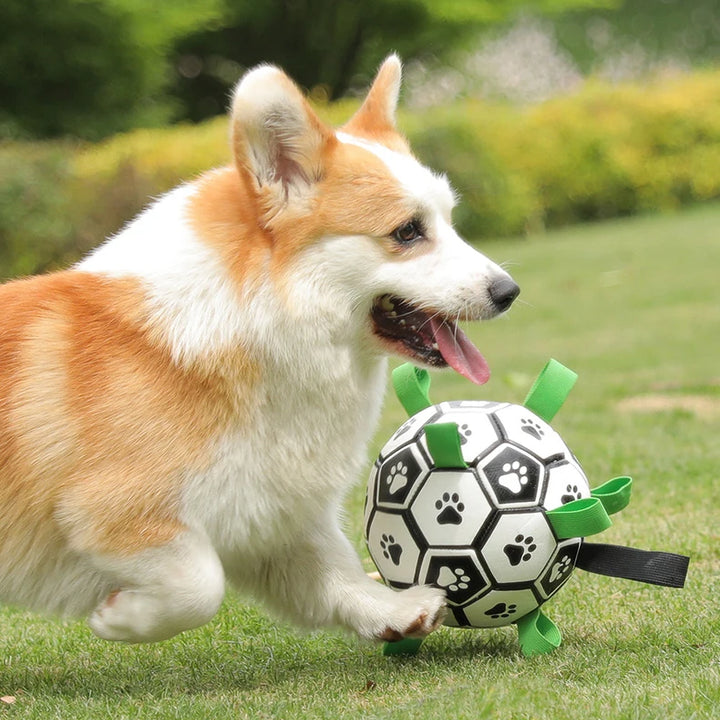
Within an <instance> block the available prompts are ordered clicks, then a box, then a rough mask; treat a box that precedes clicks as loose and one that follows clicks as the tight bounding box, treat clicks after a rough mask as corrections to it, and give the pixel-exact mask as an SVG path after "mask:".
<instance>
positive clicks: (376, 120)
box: [344, 55, 402, 138]
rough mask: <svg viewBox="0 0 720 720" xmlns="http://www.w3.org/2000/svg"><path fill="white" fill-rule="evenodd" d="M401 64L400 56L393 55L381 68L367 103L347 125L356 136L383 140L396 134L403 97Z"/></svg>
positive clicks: (366, 99)
mask: <svg viewBox="0 0 720 720" xmlns="http://www.w3.org/2000/svg"><path fill="white" fill-rule="evenodd" d="M401 80H402V64H401V62H400V58H399V57H398V56H397V55H390V56H389V57H388V58H387V59H386V60H385V62H383V64H382V65H381V66H380V69H379V70H378V74H377V75H376V76H375V80H374V81H373V84H372V86H371V87H370V90H369V91H368V94H367V97H366V98H365V102H363V104H362V106H361V107H360V109H359V110H358V111H357V112H356V113H355V115H353V117H352V118H351V119H350V121H349V122H348V123H347V124H346V125H345V127H344V130H346V131H347V132H348V133H350V134H353V135H364V136H370V137H375V138H382V136H384V135H388V134H394V133H396V132H397V130H396V128H395V112H396V110H397V104H398V97H399V95H400V82H401Z"/></svg>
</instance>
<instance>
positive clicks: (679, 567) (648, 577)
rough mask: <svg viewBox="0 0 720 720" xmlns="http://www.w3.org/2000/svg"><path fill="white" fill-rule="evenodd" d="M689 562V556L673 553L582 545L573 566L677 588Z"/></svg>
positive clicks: (600, 544) (589, 544)
mask: <svg viewBox="0 0 720 720" xmlns="http://www.w3.org/2000/svg"><path fill="white" fill-rule="evenodd" d="M689 563H690V558H689V557H687V556H685V555H676V554H675V553H667V552H656V551H652V550H638V549H637V548H631V547H623V546H622V545H604V544H602V543H588V542H583V544H582V545H581V546H580V552H579V554H578V558H577V562H576V567H579V568H580V569H582V570H586V571H587V572H591V573H596V574H597V575H608V576H609V577H617V578H624V579H625V580H636V581H637V582H644V583H650V584H651V585H663V586H665V587H673V588H681V587H684V585H685V578H686V577H687V571H688V565H689Z"/></svg>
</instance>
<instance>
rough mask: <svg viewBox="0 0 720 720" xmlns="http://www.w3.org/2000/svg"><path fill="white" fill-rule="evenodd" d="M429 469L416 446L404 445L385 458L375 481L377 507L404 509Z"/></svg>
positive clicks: (427, 463)
mask: <svg viewBox="0 0 720 720" xmlns="http://www.w3.org/2000/svg"><path fill="white" fill-rule="evenodd" d="M429 469H430V465H429V462H428V461H427V460H426V459H425V456H424V455H423V454H422V451H421V450H420V448H419V447H418V446H417V445H416V444H412V445H406V446H405V447H402V448H400V449H399V450H397V451H396V452H395V453H393V454H392V455H390V456H388V457H387V458H385V460H383V461H382V463H381V464H380V465H379V467H378V469H377V477H376V479H375V485H376V487H375V493H376V494H375V497H376V498H377V505H378V507H385V508H406V507H407V506H408V505H409V504H410V500H411V499H412V497H413V496H414V495H415V493H416V492H417V491H418V489H419V487H420V484H421V483H422V481H423V479H424V478H425V476H426V475H427V473H428V472H429Z"/></svg>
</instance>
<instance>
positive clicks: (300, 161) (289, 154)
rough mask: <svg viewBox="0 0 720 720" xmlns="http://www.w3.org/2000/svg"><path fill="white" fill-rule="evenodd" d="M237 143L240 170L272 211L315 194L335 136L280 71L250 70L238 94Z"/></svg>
mask: <svg viewBox="0 0 720 720" xmlns="http://www.w3.org/2000/svg"><path fill="white" fill-rule="evenodd" d="M231 140H232V148H233V153H234V156H235V165H236V167H237V169H238V172H239V173H240V175H241V176H242V177H243V178H244V179H245V181H246V183H247V184H249V186H250V188H251V189H252V190H253V191H254V192H255V193H256V194H257V195H258V196H262V197H263V200H264V204H265V205H266V210H271V207H268V206H272V208H274V209H278V208H279V207H284V206H286V205H288V204H292V203H293V202H294V201H296V200H301V201H302V200H303V199H305V198H307V197H308V196H309V195H311V194H312V190H313V185H314V183H316V182H317V181H318V180H320V178H321V177H322V175H323V172H324V167H323V155H324V152H325V148H326V147H327V145H328V143H331V142H335V141H336V140H335V135H334V133H333V131H332V130H331V129H329V128H328V127H327V126H325V125H324V124H323V123H322V121H321V120H320V119H319V118H318V117H317V115H316V114H315V113H314V111H313V110H312V108H311V107H310V106H309V105H308V103H307V102H306V101H305V98H304V97H303V94H302V93H301V92H300V89H299V88H298V87H297V86H296V85H295V83H293V82H292V80H290V78H288V76H287V75H285V73H284V72H282V70H280V69H279V68H276V67H273V66H271V65H261V66H259V67H257V68H255V69H253V70H250V71H249V72H248V73H247V74H246V75H245V76H244V77H243V78H242V79H241V80H240V82H239V83H238V85H237V87H236V88H235V92H234V93H233V100H232V118H231Z"/></svg>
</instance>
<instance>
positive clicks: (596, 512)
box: [545, 497, 612, 540]
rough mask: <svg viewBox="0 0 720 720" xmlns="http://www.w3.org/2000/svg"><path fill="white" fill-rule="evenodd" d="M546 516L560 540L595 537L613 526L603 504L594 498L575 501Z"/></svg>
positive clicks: (548, 512)
mask: <svg viewBox="0 0 720 720" xmlns="http://www.w3.org/2000/svg"><path fill="white" fill-rule="evenodd" d="M545 514H546V515H547V519H548V521H549V522H550V525H551V526H552V529H553V530H554V531H555V534H556V535H557V536H558V538H559V539H560V540H566V539H567V538H575V537H587V536H588V535H595V534H597V533H599V532H602V531H603V530H607V529H608V528H609V527H610V526H611V525H612V520H610V517H609V516H608V514H607V512H605V508H604V507H603V504H602V502H600V500H598V499H597V498H592V497H590V498H581V499H580V500H573V501H572V502H569V503H568V504H567V505H561V506H560V507H559V508H555V509H554V510H548V511H547V512H546V513H545Z"/></svg>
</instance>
